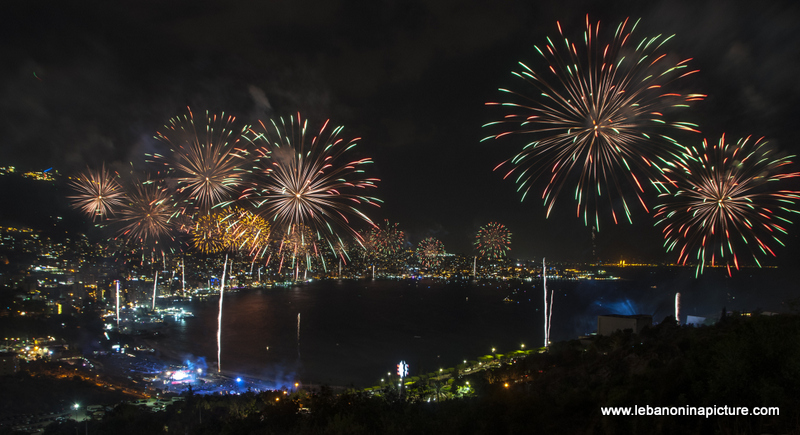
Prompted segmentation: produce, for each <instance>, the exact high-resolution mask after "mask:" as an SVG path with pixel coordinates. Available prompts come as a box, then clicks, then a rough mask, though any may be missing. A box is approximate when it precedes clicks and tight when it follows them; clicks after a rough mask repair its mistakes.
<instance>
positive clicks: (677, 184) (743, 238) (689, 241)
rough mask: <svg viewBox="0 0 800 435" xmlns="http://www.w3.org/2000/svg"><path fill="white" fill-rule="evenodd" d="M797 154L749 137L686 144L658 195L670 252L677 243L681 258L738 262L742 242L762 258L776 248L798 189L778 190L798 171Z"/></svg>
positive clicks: (683, 260) (698, 261) (659, 215)
mask: <svg viewBox="0 0 800 435" xmlns="http://www.w3.org/2000/svg"><path fill="white" fill-rule="evenodd" d="M792 157H794V156H778V155H776V153H775V151H774V149H772V148H770V147H769V146H767V142H766V141H764V140H762V139H758V140H756V141H751V140H750V138H749V137H748V138H745V139H740V140H739V141H737V142H736V144H734V145H731V144H729V143H726V141H725V135H723V136H722V137H721V138H720V140H719V142H718V143H717V144H709V143H708V142H707V141H705V140H704V141H703V146H702V148H695V147H688V148H687V149H686V153H685V154H684V155H683V156H682V158H681V159H680V160H678V161H677V162H675V163H674V164H673V166H667V167H665V168H664V172H665V176H666V177H667V180H668V181H667V182H665V184H664V186H665V187H667V188H668V189H670V192H668V193H663V194H661V195H660V197H661V198H662V201H663V202H662V204H659V205H658V206H656V207H655V210H656V214H655V217H656V219H657V222H656V225H657V226H663V230H662V232H663V234H664V238H665V243H664V246H665V247H666V249H667V252H670V251H678V252H679V253H678V262H679V263H680V264H687V263H688V262H696V264H697V274H698V275H699V274H701V273H702V272H703V268H704V266H705V265H706V264H709V263H710V264H711V265H717V264H720V265H724V266H726V267H727V268H728V273H729V274H730V273H731V265H733V266H734V267H735V268H736V269H738V268H739V256H738V255H737V252H738V251H739V250H740V249H746V250H748V251H749V252H750V255H752V258H753V260H754V261H755V262H756V264H758V265H759V266H761V263H760V262H759V260H758V258H759V256H767V255H771V256H775V251H774V250H773V248H774V244H775V243H777V244H779V245H783V243H782V242H781V241H780V239H779V237H780V236H781V235H785V234H787V230H786V228H785V226H786V225H787V224H791V221H789V219H788V218H787V216H788V215H790V214H792V213H798V211H797V209H796V207H795V204H796V202H797V200H798V199H800V192H799V191H795V190H779V189H777V186H776V185H777V184H780V182H781V181H782V180H784V179H787V178H793V177H798V176H800V172H789V171H788V170H787V169H788V165H790V164H791V163H792V162H791V161H790V160H789V159H790V158H792Z"/></svg>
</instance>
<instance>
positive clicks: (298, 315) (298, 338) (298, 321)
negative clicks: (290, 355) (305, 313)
mask: <svg viewBox="0 0 800 435" xmlns="http://www.w3.org/2000/svg"><path fill="white" fill-rule="evenodd" d="M297 358H298V359H300V313H297Z"/></svg>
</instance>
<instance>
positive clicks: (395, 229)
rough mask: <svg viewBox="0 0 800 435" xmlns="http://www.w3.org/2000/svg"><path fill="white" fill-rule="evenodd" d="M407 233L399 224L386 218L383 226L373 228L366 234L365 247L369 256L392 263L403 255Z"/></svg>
mask: <svg viewBox="0 0 800 435" xmlns="http://www.w3.org/2000/svg"><path fill="white" fill-rule="evenodd" d="M405 240H406V235H405V233H404V232H403V231H402V230H401V229H400V228H399V224H396V223H395V224H392V223H390V222H389V221H388V220H384V224H383V225H382V226H376V227H373V228H371V229H370V230H369V231H368V232H367V233H366V235H365V236H364V248H365V252H366V254H367V257H368V258H372V259H374V260H377V261H381V262H386V263H392V262H396V261H398V260H399V259H400V258H401V257H402V255H403V248H404V246H405Z"/></svg>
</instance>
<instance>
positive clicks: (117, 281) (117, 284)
mask: <svg viewBox="0 0 800 435" xmlns="http://www.w3.org/2000/svg"><path fill="white" fill-rule="evenodd" d="M115 285H116V287H117V331H119V280H116V282H115Z"/></svg>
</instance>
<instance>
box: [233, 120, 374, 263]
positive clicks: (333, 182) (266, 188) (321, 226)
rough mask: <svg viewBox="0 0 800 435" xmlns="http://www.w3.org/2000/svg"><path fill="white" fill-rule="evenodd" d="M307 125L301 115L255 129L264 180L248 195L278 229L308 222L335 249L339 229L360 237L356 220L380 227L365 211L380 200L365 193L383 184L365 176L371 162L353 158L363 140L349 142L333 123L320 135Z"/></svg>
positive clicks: (252, 133)
mask: <svg viewBox="0 0 800 435" xmlns="http://www.w3.org/2000/svg"><path fill="white" fill-rule="evenodd" d="M307 127H308V121H307V120H305V121H304V120H302V119H301V118H300V115H299V114H298V115H297V117H296V118H295V117H290V118H289V119H288V121H287V120H284V119H283V118H280V119H278V120H273V121H272V123H271V124H264V123H261V131H259V132H256V131H255V130H253V131H251V136H249V139H250V140H251V141H252V143H253V144H254V145H256V146H257V147H258V148H257V150H256V153H255V154H256V156H258V161H259V162H261V164H262V165H263V166H262V167H261V168H260V169H259V170H256V171H254V172H255V175H256V176H258V177H261V178H260V179H259V181H257V182H255V183H254V185H253V186H252V187H251V188H250V189H248V190H246V191H245V194H244V197H247V198H249V199H250V200H251V201H252V202H253V204H254V205H255V206H256V208H257V212H258V214H260V215H262V216H264V217H265V218H266V219H268V220H270V221H273V222H274V224H275V225H279V226H283V227H286V228H293V227H294V226H295V225H298V224H304V225H306V226H307V227H308V228H309V229H311V230H312V231H313V232H314V233H316V235H317V238H318V239H324V240H326V241H327V242H328V244H329V245H330V246H331V247H332V246H333V243H335V242H336V240H337V239H338V236H336V231H337V229H336V228H338V229H340V230H344V231H345V232H346V233H349V234H352V235H353V236H355V237H356V238H359V237H360V236H359V234H358V233H357V232H356V230H354V229H353V227H352V226H351V224H352V223H351V219H352V218H356V219H357V220H361V221H364V222H366V223H368V224H369V225H371V226H374V224H373V223H372V220H370V218H369V217H367V215H366V214H364V213H363V212H362V211H361V210H360V208H359V207H361V206H362V205H364V204H368V205H372V206H378V205H379V203H380V200H378V199H377V198H374V197H372V196H368V195H367V194H366V193H365V191H367V190H370V189H374V188H375V187H376V183H377V182H378V181H379V180H378V179H376V178H368V177H366V176H365V175H364V170H365V169H366V168H367V166H368V165H369V164H371V163H372V160H371V159H370V158H367V157H365V158H356V159H351V158H349V157H348V152H349V151H350V150H352V149H353V148H354V147H355V146H356V144H357V141H358V139H359V138H355V139H352V140H350V141H345V140H344V139H342V138H340V137H339V136H340V134H341V132H342V127H336V128H333V129H332V130H330V129H328V122H327V121H326V122H325V124H323V126H322V128H320V130H319V132H317V133H316V134H314V133H313V132H309V131H308V129H307ZM309 139H310V140H309Z"/></svg>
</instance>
